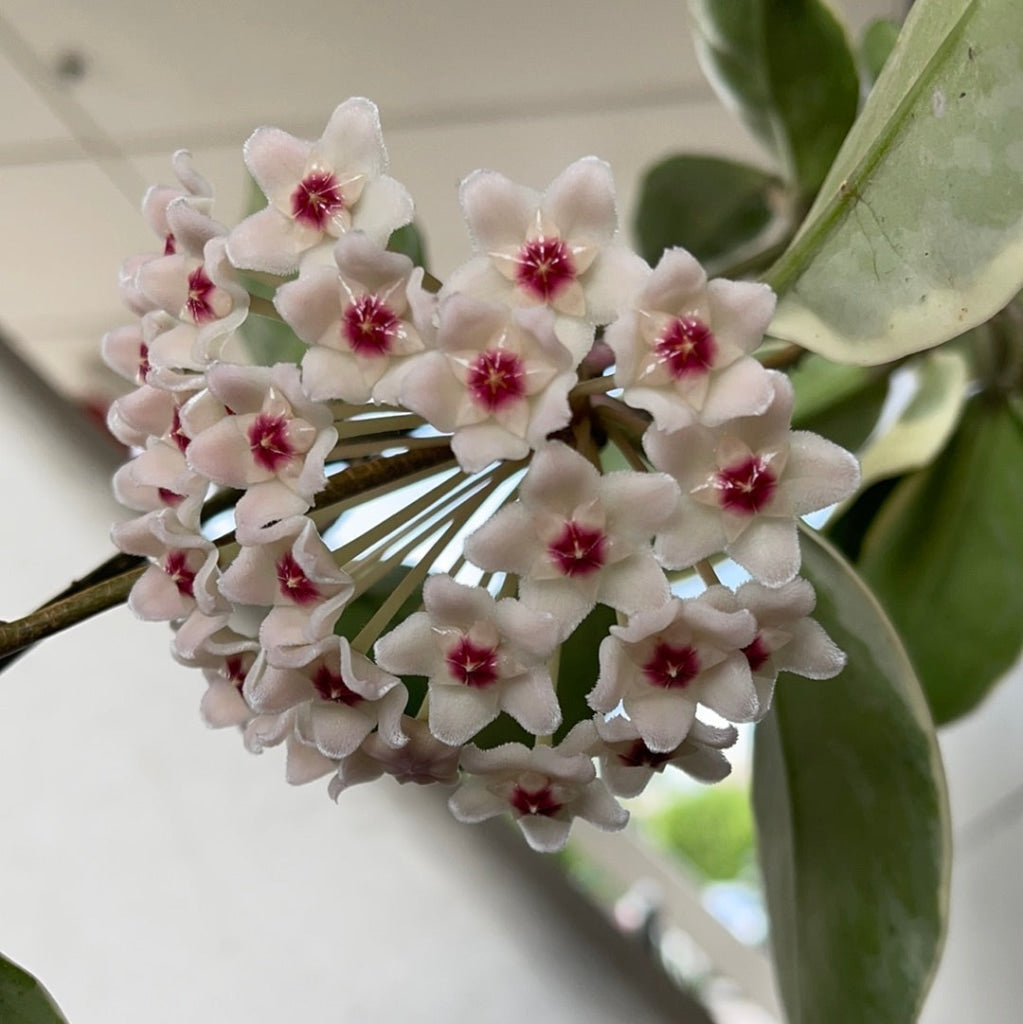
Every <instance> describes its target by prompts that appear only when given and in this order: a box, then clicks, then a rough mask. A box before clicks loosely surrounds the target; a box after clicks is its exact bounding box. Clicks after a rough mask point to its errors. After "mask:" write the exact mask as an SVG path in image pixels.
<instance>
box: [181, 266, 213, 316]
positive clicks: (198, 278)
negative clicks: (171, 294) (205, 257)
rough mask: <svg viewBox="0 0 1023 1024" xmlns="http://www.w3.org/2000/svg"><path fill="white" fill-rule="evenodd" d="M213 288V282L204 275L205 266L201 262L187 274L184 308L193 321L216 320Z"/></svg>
mask: <svg viewBox="0 0 1023 1024" xmlns="http://www.w3.org/2000/svg"><path fill="white" fill-rule="evenodd" d="M213 290H214V284H213V282H212V281H211V280H210V279H209V277H207V276H206V268H205V267H203V266H202V265H201V264H200V265H199V266H198V267H196V268H195V270H193V271H192V273H191V274H189V275H188V298H187V299H185V309H186V310H187V311H188V315H189V316H190V317H191V318H192V320H194V321H195V323H197V324H204V323H207V322H209V321H210V320H216V318H217V314H216V311H215V310H214V308H213Z"/></svg>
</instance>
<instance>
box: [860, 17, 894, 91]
mask: <svg viewBox="0 0 1023 1024" xmlns="http://www.w3.org/2000/svg"><path fill="white" fill-rule="evenodd" d="M898 38H899V26H898V24H896V22H894V21H892V20H891V19H890V18H875V19H874V20H873V21H872V22H871V23H870V24H869V25H868V26H867V27H866V28H865V29H864V31H863V35H862V36H861V37H860V46H859V51H858V53H857V57H858V58H859V64H860V70H861V72H862V74H863V78H864V81H865V82H866V84H867V86H868V88H869V87H870V86H872V85H873V84H874V83H875V82H876V81H877V78H878V75H880V74H881V70H882V68H884V66H885V62H886V61H887V60H888V58H889V57H890V56H891V52H892V50H893V49H894V48H895V40H896V39H898Z"/></svg>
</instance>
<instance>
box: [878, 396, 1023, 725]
mask: <svg viewBox="0 0 1023 1024" xmlns="http://www.w3.org/2000/svg"><path fill="white" fill-rule="evenodd" d="M1021 467H1023V426H1021V425H1020V421H1019V420H1018V419H1017V417H1016V416H1015V414H1014V412H1013V410H1012V408H1011V406H1010V405H1009V404H1008V403H1007V402H1006V401H1005V400H1004V399H1001V398H990V397H988V396H985V395H978V396H976V397H975V398H972V399H971V400H970V402H969V403H968V405H967V407H966V409H965V410H964V412H963V416H962V420H961V422H960V424H959V428H958V430H957V431H956V433H955V435H954V437H953V438H952V440H951V442H950V443H949V445H948V446H947V447H946V448H945V450H944V451H943V452H942V454H941V455H940V456H939V457H938V458H937V460H936V461H935V462H933V463H932V464H931V465H930V466H929V467H928V468H927V469H926V470H922V471H920V472H918V473H914V474H913V475H912V476H911V477H908V478H907V479H906V480H904V481H903V482H902V483H901V484H900V485H899V486H898V487H897V488H896V490H895V491H894V492H893V494H892V495H891V497H889V498H888V500H887V501H886V502H885V504H884V505H883V506H882V508H881V511H880V513H879V514H878V516H877V518H876V519H875V521H874V524H873V526H872V527H871V528H870V530H869V531H868V532H867V535H866V538H865V540H864V543H863V549H862V552H861V555H860V569H861V571H862V573H863V575H864V577H865V578H866V579H867V581H868V582H869V583H870V585H871V586H872V587H873V588H874V591H875V592H876V593H877V595H878V597H879V598H880V599H881V602H882V603H883V604H884V606H885V607H886V608H887V610H888V613H889V615H891V617H892V621H893V622H894V623H895V625H896V626H897V627H898V629H899V631H900V633H901V634H902V637H903V640H904V641H905V643H906V647H907V648H908V650H909V653H910V656H911V657H912V659H913V663H914V665H915V666H916V669H917V672H918V673H919V674H920V681H921V682H922V683H923V686H924V689H925V691H926V693H927V699H928V701H929V702H930V705H931V709H932V711H933V714H934V717H935V720H936V721H938V722H939V723H942V722H948V721H951V720H952V719H954V718H956V717H958V716H959V715H962V714H965V713H966V712H967V711H969V710H971V709H972V708H973V707H975V706H976V705H977V704H978V703H979V702H980V701H981V700H982V699H983V697H984V696H985V695H986V694H987V692H988V691H989V690H990V688H991V687H992V686H993V685H994V684H995V683H996V682H997V681H998V680H999V678H1000V677H1001V676H1002V675H1003V674H1004V673H1005V672H1006V671H1007V670H1008V669H1009V667H1010V666H1011V665H1012V664H1013V662H1014V661H1015V660H1016V658H1017V657H1018V656H1019V652H1020V645H1021V644H1023V587H1021V586H1020V567H1021V566H1023V528H1021V523H1023V472H1021Z"/></svg>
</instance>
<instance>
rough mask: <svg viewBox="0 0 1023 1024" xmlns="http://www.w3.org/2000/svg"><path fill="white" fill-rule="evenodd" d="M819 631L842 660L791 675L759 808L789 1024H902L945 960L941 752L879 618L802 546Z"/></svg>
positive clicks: (773, 723) (762, 752) (775, 721)
mask: <svg viewBox="0 0 1023 1024" xmlns="http://www.w3.org/2000/svg"><path fill="white" fill-rule="evenodd" d="M803 558H804V561H803V570H804V573H805V575H806V576H807V578H808V579H810V580H811V582H812V583H813V584H814V586H815V587H816V588H817V595H818V604H817V610H816V612H815V618H816V619H817V620H818V621H819V622H820V623H821V625H823V626H824V628H825V629H826V630H827V631H828V633H829V634H830V635H831V637H832V638H833V639H834V640H835V642H836V643H837V644H838V645H839V646H840V647H842V648H843V649H844V650H845V652H846V654H847V655H848V658H849V661H848V665H847V666H846V669H845V671H844V672H843V673H842V674H841V675H840V676H839V677H838V678H837V679H833V680H823V681H820V680H816V681H815V680H806V679H801V678H797V677H795V676H788V675H783V676H782V677H781V678H780V679H779V681H778V686H777V689H776V691H775V697H774V707H773V710H772V711H771V713H770V714H769V715H768V716H767V718H766V719H765V720H764V721H763V722H762V723H761V724H760V725H758V726H757V731H756V745H755V750H754V774H753V803H754V812H755V815H756V820H757V827H758V834H759V840H758V842H759V851H760V860H761V866H762V869H763V873H764V882H765V886H766V891H767V904H768V910H769V912H770V917H771V933H772V946H773V951H774V958H775V967H776V971H777V974H778V980H779V987H780V990H781V995H782V999H783V1001H784V1004H785V1007H786V1010H787V1018H786V1019H787V1020H788V1021H789V1024H822V1022H827V1024H862V1022H863V1021H870V1024H908V1022H910V1021H913V1020H916V1016H917V1013H918V1011H919V1009H920V1007H921V1004H922V1003H923V999H924V996H925V995H926V993H927V988H928V986H929V984H930V981H931V978H932V976H933V973H934V970H935V968H936V965H937V961H938V958H939V956H940V952H941V947H942V944H943V941H944V934H945V923H946V916H947V909H948V881H949V866H950V855H951V845H950V836H949V819H948V807H947V798H946V793H945V783H944V777H943V774H942V768H941V760H940V756H939V753H938V745H937V741H936V738H935V735H934V728H933V725H932V724H931V720H930V716H929V714H928V711H927V704H926V701H925V700H924V697H923V694H922V693H921V691H920V687H919V684H918V682H917V680H916V677H915V675H914V673H913V668H912V666H911V665H910V663H909V660H908V658H907V657H906V654H905V651H904V650H903V648H902V646H901V644H900V643H899V639H898V636H897V635H896V634H895V632H894V630H893V629H892V627H891V625H890V623H889V622H888V620H887V619H886V618H885V615H884V612H883V611H882V610H881V608H880V606H879V605H878V604H877V602H876V601H875V600H874V598H873V597H872V596H871V594H870V593H869V591H868V590H867V589H866V587H865V586H864V585H863V584H862V582H861V581H860V580H859V579H858V578H857V576H856V574H855V572H854V571H853V570H852V569H851V568H850V567H849V565H848V564H847V563H846V562H844V561H843V560H842V559H841V557H840V556H839V555H838V553H837V552H835V551H834V550H833V549H832V548H830V547H829V546H828V545H826V544H825V543H824V542H823V541H821V540H820V539H819V538H818V537H816V536H815V535H812V534H811V533H810V532H809V531H806V532H805V533H804V544H803Z"/></svg>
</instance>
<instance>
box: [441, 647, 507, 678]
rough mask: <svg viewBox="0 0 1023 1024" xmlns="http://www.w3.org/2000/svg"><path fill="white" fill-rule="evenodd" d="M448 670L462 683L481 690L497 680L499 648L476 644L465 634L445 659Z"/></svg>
mask: <svg viewBox="0 0 1023 1024" xmlns="http://www.w3.org/2000/svg"><path fill="white" fill-rule="evenodd" d="M444 661H445V663H446V664H447V666H448V671H449V672H450V673H451V674H452V675H453V676H454V677H455V679H457V680H458V681H459V682H460V683H464V684H465V685H466V686H471V687H472V688H473V689H475V690H481V689H483V688H484V687H486V686H490V684H491V683H495V682H497V650H496V648H494V647H483V646H482V645H481V644H474V643H473V642H472V641H471V640H470V639H469V638H468V637H467V636H463V637H462V638H461V640H459V641H458V643H457V644H455V646H454V647H453V648H452V649H451V650H450V651H448V654H447V657H446V658H445V659H444Z"/></svg>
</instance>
